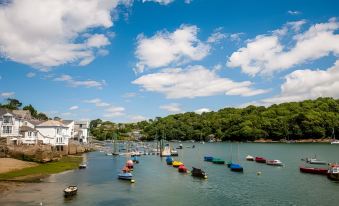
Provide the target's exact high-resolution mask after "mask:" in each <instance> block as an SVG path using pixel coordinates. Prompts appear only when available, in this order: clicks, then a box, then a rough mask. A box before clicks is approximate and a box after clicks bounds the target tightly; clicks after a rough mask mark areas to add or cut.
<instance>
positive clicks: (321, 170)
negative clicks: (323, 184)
mask: <svg viewBox="0 0 339 206" xmlns="http://www.w3.org/2000/svg"><path fill="white" fill-rule="evenodd" d="M327 170H328V169H327V168H314V167H304V166H300V172H304V173H312V174H320V175H326V174H327Z"/></svg>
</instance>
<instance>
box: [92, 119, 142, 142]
mask: <svg viewBox="0 0 339 206" xmlns="http://www.w3.org/2000/svg"><path fill="white" fill-rule="evenodd" d="M89 127H90V132H91V134H92V135H93V136H94V137H95V138H96V139H97V140H110V139H114V138H116V139H119V140H120V139H127V138H129V135H128V133H130V132H132V131H133V130H135V129H137V124H122V123H118V124H116V123H113V122H110V121H102V120H101V119H95V120H92V121H91V122H90V125H89Z"/></svg>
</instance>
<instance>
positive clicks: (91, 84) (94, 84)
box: [54, 74, 106, 89]
mask: <svg viewBox="0 0 339 206" xmlns="http://www.w3.org/2000/svg"><path fill="white" fill-rule="evenodd" d="M54 81H61V82H67V83H68V84H69V85H70V86H71V87H86V88H91V87H94V88H97V89H102V88H103V86H105V84H106V82H105V80H102V81H94V80H82V81H80V80H75V79H73V77H71V76H70V75H65V74H64V75H61V76H59V77H56V78H54Z"/></svg>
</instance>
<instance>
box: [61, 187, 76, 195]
mask: <svg viewBox="0 0 339 206" xmlns="http://www.w3.org/2000/svg"><path fill="white" fill-rule="evenodd" d="M77 192H78V187H77V186H76V185H71V186H68V187H66V188H65V189H64V196H65V197H70V196H73V195H76V194H77Z"/></svg>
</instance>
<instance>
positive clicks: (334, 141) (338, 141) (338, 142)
mask: <svg viewBox="0 0 339 206" xmlns="http://www.w3.org/2000/svg"><path fill="white" fill-rule="evenodd" d="M331 144H339V140H333V141H332V142H331Z"/></svg>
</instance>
